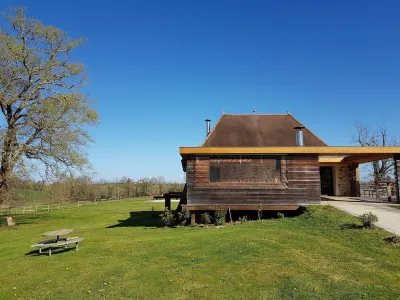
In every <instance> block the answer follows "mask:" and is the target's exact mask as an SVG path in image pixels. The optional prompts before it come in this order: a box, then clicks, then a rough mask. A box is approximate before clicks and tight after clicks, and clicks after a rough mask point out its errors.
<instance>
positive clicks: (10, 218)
mask: <svg viewBox="0 0 400 300" xmlns="http://www.w3.org/2000/svg"><path fill="white" fill-rule="evenodd" d="M6 220H7V226H14V225H15V218H14V217H13V216H7V217H6Z"/></svg>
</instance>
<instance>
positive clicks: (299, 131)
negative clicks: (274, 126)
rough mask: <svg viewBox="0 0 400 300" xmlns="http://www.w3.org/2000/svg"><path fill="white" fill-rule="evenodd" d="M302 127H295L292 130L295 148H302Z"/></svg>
mask: <svg viewBox="0 0 400 300" xmlns="http://www.w3.org/2000/svg"><path fill="white" fill-rule="evenodd" d="M303 128H304V126H296V127H294V128H293V129H296V146H298V147H303V146H304V136H303V131H302V129H303Z"/></svg>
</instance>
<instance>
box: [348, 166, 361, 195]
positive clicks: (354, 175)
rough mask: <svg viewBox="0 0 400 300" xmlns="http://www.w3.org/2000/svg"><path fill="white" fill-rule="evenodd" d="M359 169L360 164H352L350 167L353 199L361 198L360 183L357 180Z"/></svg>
mask: <svg viewBox="0 0 400 300" xmlns="http://www.w3.org/2000/svg"><path fill="white" fill-rule="evenodd" d="M357 169H358V164H351V165H350V166H349V171H350V172H349V173H350V196H351V197H360V182H359V181H358V180H357Z"/></svg>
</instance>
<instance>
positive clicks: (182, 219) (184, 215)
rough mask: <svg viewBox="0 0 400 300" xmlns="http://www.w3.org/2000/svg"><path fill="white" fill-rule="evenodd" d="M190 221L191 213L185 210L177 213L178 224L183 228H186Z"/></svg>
mask: <svg viewBox="0 0 400 300" xmlns="http://www.w3.org/2000/svg"><path fill="white" fill-rule="evenodd" d="M189 219H190V212H189V211H187V210H185V209H183V210H182V211H178V212H177V213H176V223H177V224H179V225H181V226H185V225H186V224H188V221H189Z"/></svg>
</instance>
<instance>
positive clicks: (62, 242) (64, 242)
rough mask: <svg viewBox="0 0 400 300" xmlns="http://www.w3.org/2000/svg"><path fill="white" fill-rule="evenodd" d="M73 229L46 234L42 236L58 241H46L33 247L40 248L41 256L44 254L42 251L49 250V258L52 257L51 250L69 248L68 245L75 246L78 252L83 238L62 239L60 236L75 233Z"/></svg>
mask: <svg viewBox="0 0 400 300" xmlns="http://www.w3.org/2000/svg"><path fill="white" fill-rule="evenodd" d="M73 231H74V230H73V229H59V230H54V231H49V232H45V233H43V234H42V236H45V237H56V239H51V240H45V241H41V242H39V243H36V244H33V245H32V246H31V247H35V248H39V254H41V253H42V249H49V256H51V250H52V249H55V248H65V249H66V248H68V245H70V244H75V250H76V251H78V243H79V242H81V241H83V238H79V237H66V238H60V236H62V235H65V234H69V233H71V232H73Z"/></svg>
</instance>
